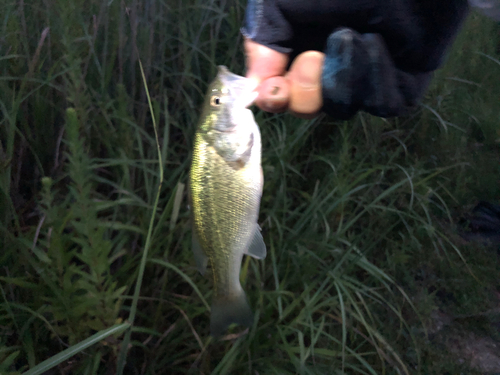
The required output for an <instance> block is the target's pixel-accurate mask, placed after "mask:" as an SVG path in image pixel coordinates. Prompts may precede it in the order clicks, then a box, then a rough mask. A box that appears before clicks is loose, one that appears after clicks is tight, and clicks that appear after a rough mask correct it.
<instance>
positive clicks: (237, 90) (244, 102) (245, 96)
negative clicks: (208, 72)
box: [218, 65, 259, 108]
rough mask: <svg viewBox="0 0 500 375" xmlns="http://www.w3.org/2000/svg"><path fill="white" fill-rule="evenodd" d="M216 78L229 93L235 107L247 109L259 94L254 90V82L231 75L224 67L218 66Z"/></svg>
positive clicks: (256, 84)
mask: <svg viewBox="0 0 500 375" xmlns="http://www.w3.org/2000/svg"><path fill="white" fill-rule="evenodd" d="M218 76H219V79H220V80H221V82H222V85H223V86H225V87H227V88H228V89H229V90H230V91H231V97H233V98H234V101H233V105H234V106H235V107H239V108H248V107H250V106H251V105H252V104H253V103H254V101H255V99H257V96H258V95H259V93H258V92H257V91H255V89H256V88H257V86H258V83H257V82H255V81H254V80H252V79H249V78H246V77H243V76H239V75H237V74H234V73H231V72H230V71H229V69H227V67H225V66H224V65H219V73H218Z"/></svg>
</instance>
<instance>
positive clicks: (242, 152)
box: [189, 66, 266, 336]
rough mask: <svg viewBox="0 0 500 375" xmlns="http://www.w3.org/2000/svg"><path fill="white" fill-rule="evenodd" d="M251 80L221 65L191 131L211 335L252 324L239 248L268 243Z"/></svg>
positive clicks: (252, 251) (197, 239)
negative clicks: (208, 275)
mask: <svg viewBox="0 0 500 375" xmlns="http://www.w3.org/2000/svg"><path fill="white" fill-rule="evenodd" d="M254 88H255V85H254V84H253V83H252V81H250V80H249V79H247V78H244V77H240V76H237V75H235V74H232V73H230V72H229V71H228V70H227V68H225V67H223V66H220V67H219V73H218V75H217V77H216V78H215V80H214V81H213V82H212V83H211V84H210V86H209V90H208V93H207V97H206V98H205V102H204V105H203V110H202V114H201V118H200V122H199V125H198V129H197V131H196V136H195V141H194V150H193V160H192V164H191V173H190V184H189V185H190V187H189V190H190V191H189V193H190V203H191V211H192V220H193V252H194V256H195V260H196V264H197V266H198V269H199V271H200V272H201V273H202V274H204V273H205V270H206V267H207V263H208V264H210V266H211V269H212V274H213V281H214V294H213V302H212V308H211V317H210V330H211V334H212V335H213V336H220V335H221V334H222V333H223V332H224V331H225V330H226V328H227V327H228V326H229V325H230V324H232V323H238V324H241V325H245V326H251V325H252V323H253V314H252V311H251V309H250V307H249V305H248V302H247V299H246V295H245V292H244V291H243V289H242V287H241V284H240V279H239V275H240V268H241V260H242V258H243V254H248V255H251V256H253V257H255V258H258V259H263V258H264V257H265V256H266V247H265V244H264V241H263V239H262V235H261V234H260V228H259V226H258V224H257V217H258V214H259V205H260V198H261V195H262V185H263V175H262V168H261V140H260V132H259V128H258V126H257V124H256V122H255V119H254V117H253V114H252V112H251V111H250V110H249V109H247V108H246V107H248V106H249V105H250V104H252V102H253V101H254V100H255V97H256V93H254V92H253V89H254Z"/></svg>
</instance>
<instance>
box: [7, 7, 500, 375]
mask: <svg viewBox="0 0 500 375" xmlns="http://www.w3.org/2000/svg"><path fill="white" fill-rule="evenodd" d="M0 4H1V9H2V22H1V23H0V140H1V142H0V217H1V220H0V232H1V234H2V235H1V236H0V249H2V251H0V265H1V267H0V295H1V298H0V373H1V374H4V373H5V374H9V375H12V374H18V373H23V372H26V371H30V372H28V373H30V374H34V373H42V371H48V372H47V373H51V374H52V373H53V374H58V373H61V374H64V373H72V374H108V373H109V374H114V373H126V374H136V373H137V374H161V373H166V372H168V373H186V374H191V373H203V374H208V373H214V374H232V373H242V374H246V373H248V374H255V373H259V374H273V373H276V374H296V373H298V374H323V373H329V374H330V373H331V374H342V373H349V374H351V373H353V374H354V373H356V374H414V373H425V374H443V373H444V371H445V370H446V371H448V372H449V373H458V372H459V371H461V370H463V366H464V365H459V364H457V363H455V362H453V360H452V359H450V357H447V356H446V354H447V353H445V352H446V349H444V348H442V347H440V346H439V345H438V344H436V343H434V342H433V341H432V340H429V336H428V335H426V329H425V327H427V326H428V325H429V319H430V315H431V313H432V311H434V310H435V309H437V308H439V309H441V310H442V311H446V312H447V313H449V314H450V315H453V316H456V317H457V319H462V320H463V319H464V318H463V317H474V316H482V315H480V314H482V313H483V312H485V311H488V310H489V309H491V308H492V307H494V306H495V304H498V301H496V300H495V291H496V290H498V287H499V285H498V279H497V277H496V276H495V275H497V274H498V272H499V266H498V262H497V261H496V260H497V259H498V255H497V254H496V253H495V252H494V251H492V250H491V249H489V248H487V247H484V246H479V245H473V244H466V243H463V241H461V240H460V239H459V238H458V236H457V235H456V233H455V225H454V223H455V222H456V221H457V219H458V218H459V217H460V216H461V215H463V213H464V212H466V211H468V210H469V209H470V208H471V207H472V206H473V205H474V204H475V203H476V201H477V200H478V199H484V200H491V201H493V202H495V201H498V197H499V189H498V186H499V185H498V172H499V169H498V162H497V160H498V156H499V152H498V143H497V139H499V138H500V133H499V130H498V119H499V117H500V116H499V115H500V110H499V108H498V103H497V102H498V99H497V98H498V97H500V95H499V94H500V86H499V85H498V83H497V82H498V81H499V78H500V66H499V64H498V59H499V56H498V54H496V52H495V49H496V48H497V45H498V39H499V38H498V28H497V25H495V24H494V23H493V22H491V21H488V20H485V19H484V18H482V17H480V16H476V15H474V16H472V17H470V19H469V20H468V23H467V25H466V27H465V28H464V30H463V32H462V33H461V34H460V36H459V38H458V40H457V42H456V44H455V46H454V49H453V51H452V52H451V54H450V56H449V58H448V62H447V64H446V66H445V67H444V68H443V69H442V70H440V71H439V72H438V73H437V74H436V77H435V79H434V81H433V84H432V87H431V88H430V89H429V91H428V94H427V96H426V98H425V100H424V101H423V105H422V106H420V107H419V108H417V109H415V111H414V112H413V113H412V114H411V115H410V116H408V117H405V118H399V119H393V120H383V119H378V118H374V117H371V116H369V115H366V114H359V115H358V116H357V117H356V118H355V119H353V120H351V121H349V122H342V123H339V122H332V121H330V120H329V119H327V118H320V119H316V120H313V121H304V120H298V119H294V118H292V117H291V116H289V115H286V114H284V115H270V114H265V113H262V112H260V111H256V119H257V122H258V123H259V125H260V128H261V132H262V138H263V168H264V175H265V186H264V196H263V198H262V205H261V214H260V220H259V221H260V224H261V227H262V229H263V234H264V239H265V242H266V244H267V246H268V256H267V258H266V259H265V260H263V261H256V260H254V259H250V258H245V260H244V262H243V265H242V275H241V278H242V283H243V285H244V288H245V290H246V291H247V293H248V295H249V298H250V300H251V305H252V307H253V309H254V310H255V312H256V319H255V323H254V325H253V326H252V327H251V328H250V329H249V330H248V332H246V333H242V332H241V330H240V329H239V328H232V329H231V330H230V331H229V332H228V335H227V336H225V337H224V339H223V340H220V341H214V340H213V339H212V338H210V336H209V324H208V323H209V313H208V311H209V308H208V307H209V305H208V303H207V301H210V299H211V283H210V281H209V279H204V278H202V277H201V276H200V275H199V274H198V273H197V271H196V268H195V266H194V260H193V257H192V254H191V243H190V237H191V236H190V234H191V228H190V224H189V212H188V208H187V201H186V199H185V198H186V197H185V195H186V192H185V188H184V186H185V183H186V181H187V173H188V168H189V161H190V152H191V147H192V139H193V134H194V130H195V126H196V123H197V119H198V109H199V106H200V104H201V101H202V99H203V96H204V93H205V89H206V87H207V83H208V82H209V81H210V80H211V79H212V78H213V76H214V75H215V73H216V66H217V65H220V64H224V65H227V66H228V67H229V68H230V70H231V71H233V72H236V73H242V72H243V71H244V63H243V53H242V47H241V44H242V43H241V42H242V40H241V35H240V34H239V27H240V24H241V20H242V17H243V12H244V3H243V2H238V1H233V2H202V1H198V0H191V1H189V2H185V1H184V2H181V1H179V2H165V1H156V0H148V1H143V2H138V1H136V0H131V1H128V2H126V4H125V2H119V1H108V2H101V1H96V0H91V1H82V0H71V1H68V0H46V1H44V2H41V3H39V4H38V3H36V4H35V3H33V2H23V1H21V2H12V1H7V0H1V3H0ZM47 28H48V29H47ZM139 59H140V61H141V62H142V66H143V67H144V70H142V69H141V67H140V65H139ZM142 73H143V74H144V76H143V75H142ZM154 124H156V125H154ZM497 318H498V317H497ZM465 320H467V319H465ZM471 320H474V319H469V321H471ZM490 320H491V322H494V321H495V317H491V319H490ZM491 322H490V321H488V320H487V319H486V320H485V319H483V320H481V322H479V323H474V322H472V323H467V322H466V323H467V327H469V326H470V327H472V329H477V330H478V331H482V332H485V331H486V332H487V331H488V329H489V328H488V327H491V325H489V324H490V323H491ZM497 339H498V338H497ZM68 353H69V354H71V355H72V357H69V354H68ZM46 360H48V361H49V363H48V364H47V362H44V361H46ZM49 368H51V369H50V370H49ZM455 370H456V371H455ZM37 371H38V372H37Z"/></svg>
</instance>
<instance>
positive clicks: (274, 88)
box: [255, 77, 290, 113]
mask: <svg viewBox="0 0 500 375" xmlns="http://www.w3.org/2000/svg"><path fill="white" fill-rule="evenodd" d="M258 92H259V96H258V97H257V100H256V101H255V104H256V105H257V106H258V107H259V108H260V109H262V110H264V111H266V112H273V113H279V112H284V111H286V110H287V108H288V100H289V97H290V88H289V84H288V80H287V79H286V78H285V77H271V78H268V79H265V80H264V81H262V83H261V85H260V86H259V88H258Z"/></svg>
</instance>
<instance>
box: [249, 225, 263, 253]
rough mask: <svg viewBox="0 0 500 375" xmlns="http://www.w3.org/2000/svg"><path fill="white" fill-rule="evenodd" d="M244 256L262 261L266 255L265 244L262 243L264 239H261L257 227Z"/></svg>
mask: <svg viewBox="0 0 500 375" xmlns="http://www.w3.org/2000/svg"><path fill="white" fill-rule="evenodd" d="M245 254H247V255H250V256H251V257H253V258H256V259H264V258H265V257H266V255H267V250H266V244H265V243H264V239H263V238H262V234H261V233H260V228H259V226H258V225H256V226H255V230H254V234H253V237H252V240H251V241H250V244H249V245H248V248H247V250H246V251H245Z"/></svg>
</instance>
